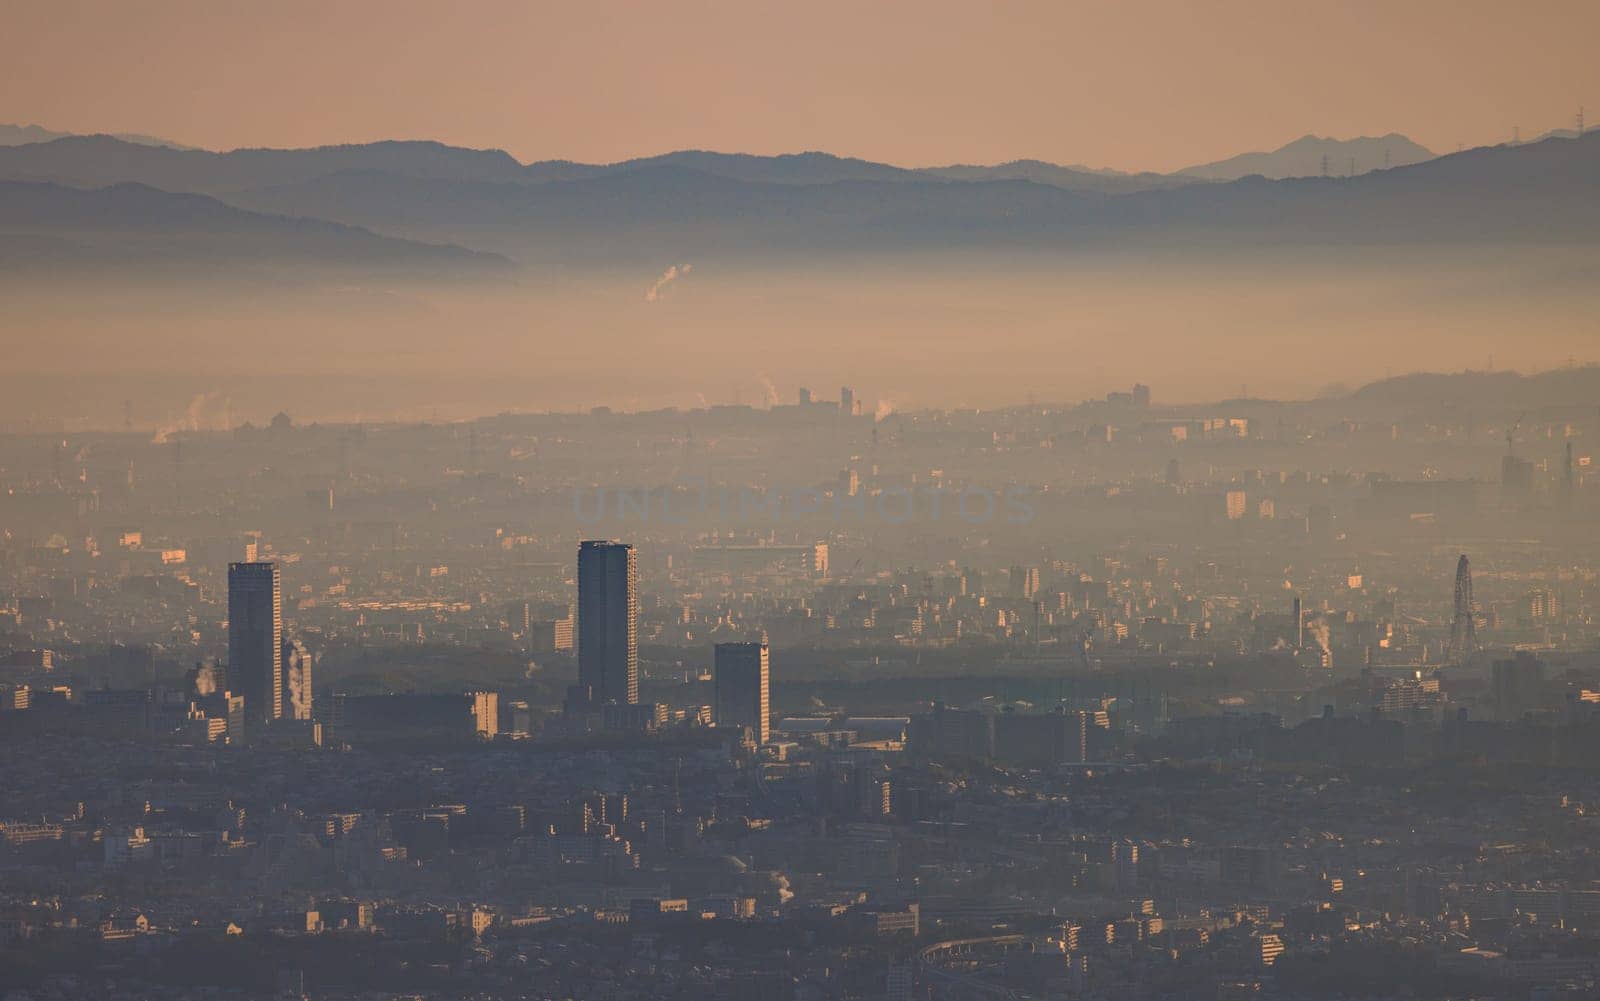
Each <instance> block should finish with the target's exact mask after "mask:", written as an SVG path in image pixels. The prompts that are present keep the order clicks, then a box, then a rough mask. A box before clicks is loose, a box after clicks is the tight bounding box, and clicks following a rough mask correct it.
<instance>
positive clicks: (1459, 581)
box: [1450, 553, 1478, 664]
mask: <svg viewBox="0 0 1600 1001" xmlns="http://www.w3.org/2000/svg"><path fill="white" fill-rule="evenodd" d="M1455 606H1456V615H1455V619H1454V620H1452V621H1451V623H1450V660H1451V662H1452V663H1454V664H1465V663H1466V662H1467V661H1468V660H1470V659H1472V655H1473V653H1474V652H1476V651H1477V649H1478V627H1477V623H1476V620H1475V612H1476V608H1475V607H1474V603H1473V600H1472V564H1471V562H1469V561H1468V560H1467V554H1466V553H1462V554H1461V560H1460V562H1458V563H1457V564H1456V601H1455Z"/></svg>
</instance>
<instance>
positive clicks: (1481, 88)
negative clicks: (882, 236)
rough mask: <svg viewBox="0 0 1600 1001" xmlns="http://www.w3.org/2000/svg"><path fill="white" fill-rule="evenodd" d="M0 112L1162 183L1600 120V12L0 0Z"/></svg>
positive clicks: (559, 152)
mask: <svg viewBox="0 0 1600 1001" xmlns="http://www.w3.org/2000/svg"><path fill="white" fill-rule="evenodd" d="M0 24H3V25H4V29H5V30H4V33H3V34H4V38H5V42H4V45H3V48H0V53H3V57H0V121H10V122H19V123H21V122H37V123H39V124H43V125H46V126H49V127H51V128H56V129H64V130H70V131H137V132H149V133H154V134H158V135H162V136H166V137H169V138H172V139H175V140H178V141H183V142H190V143H194V144H197V145H204V146H209V147H214V148H232V147H235V146H246V145H265V146H305V145H315V144H322V143H335V142H350V141H363V140H372V139H386V138H433V139H439V140H442V141H445V142H449V143H454V144H460V145H468V146H482V147H500V148H504V149H507V150H509V151H510V152H512V153H513V154H514V155H516V156H517V157H518V158H519V159H523V160H529V159H542V158H550V157H564V158H572V159H582V160H616V159H621V158H625V157H629V156H635V155H641V154H650V153H659V152H664V151H667V150H672V149H681V148H710V149H720V150H737V151H746V152H757V153H777V152H786V151H795V150H803V149H824V150H828V151H831V152H837V153H841V154H849V155H857V156H864V157H869V158H873V159H880V160H887V161H891V162H895V163H901V164H906V165H925V164H933V163H948V162H952V161H967V162H977V161H982V162H994V161H1001V160H1008V159H1014V158H1017V157H1039V158H1043V159H1050V160H1055V161H1058V162H1076V163H1087V164H1091V165H1103V166H1115V167H1121V168H1124V169H1172V168H1177V167H1180V166H1184V165H1187V164H1190V163H1193V162H1199V161H1205V160H1210V159H1216V158H1220V157H1224V156H1228V155H1231V154H1233V153H1237V152H1242V151H1245V150H1248V149H1262V148H1270V147H1273V146H1276V145H1279V144H1281V143H1283V142H1286V141H1288V140H1290V139H1292V138H1295V137H1297V136H1299V135H1302V134H1304V133H1306V132H1316V133H1318V134H1324V135H1329V134H1331V135H1338V136H1350V135H1360V134H1367V135H1375V134H1381V133H1385V132H1390V131H1398V132H1404V133H1406V134H1408V135H1410V136H1412V137H1413V138H1415V139H1417V140H1418V141H1420V142H1422V143H1424V144H1425V145H1428V146H1431V147H1433V148H1435V149H1437V150H1449V149H1453V148H1454V147H1455V146H1456V144H1458V143H1465V144H1467V145H1479V144H1484V143H1492V142H1500V141H1503V140H1505V139H1507V138H1509V136H1510V134H1511V130H1512V128H1513V126H1520V127H1521V129H1522V134H1523V135H1524V136H1531V135H1534V134H1536V133H1538V132H1542V131H1544V130H1546V129H1550V128H1557V127H1571V125H1572V120H1573V115H1574V113H1575V112H1576V110H1577V108H1578V106H1579V105H1580V104H1582V103H1585V102H1587V103H1588V104H1589V106H1590V114H1591V118H1594V119H1600V59H1597V58H1596V57H1595V54H1594V39H1595V38H1596V36H1597V30H1600V2H1596V0H1548V2H1547V0H1516V2H1512V0H1342V2H1333V3H1330V2H1315V3H1312V2H1300V0H1233V2H1203V0H1162V2H1139V0H1107V2H1101V3H1084V2H1069V0H1045V2H1017V3H999V2H978V0H969V2H950V0H927V2H922V3H901V2H887V0H881V2H877V0H853V2H834V0H807V2H793V0H789V2H764V0H743V2H728V3H705V2H699V0H674V2H670V3H645V2H636V3H626V4H621V3H603V2H593V0H584V2H574V0H562V2H558V3H543V2H516V0H477V2H469V0H463V2H456V3H439V2H416V0H387V2H381V3H378V2H372V3H355V2H337V0H322V2H288V0H274V2H270V3H257V2H234V0H209V2H203V0H195V2H170V0H166V2H163V0H151V2H140V3H115V2H104V0H101V2H94V3H87V2H81V0H0Z"/></svg>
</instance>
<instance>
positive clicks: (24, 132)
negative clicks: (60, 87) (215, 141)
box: [0, 123, 195, 149]
mask: <svg viewBox="0 0 1600 1001" xmlns="http://www.w3.org/2000/svg"><path fill="white" fill-rule="evenodd" d="M74 134H75V133H72V132H56V131H55V130H53V129H47V128H45V127H43V126H41V125H6V124H4V123H0V146H23V145H26V144H28V143H45V142H50V141H51V140H53V139H66V138H69V137H70V136H72V135H74ZM112 138H113V139H121V140H122V141H123V142H130V143H136V144H138V145H140V146H168V147H171V148H172V149H194V148H195V147H193V146H184V145H183V144H181V143H175V142H173V141H172V140H171V139H162V138H160V137H158V136H146V135H140V134H139V133H137V132H118V133H116V134H115V135H113V136H112Z"/></svg>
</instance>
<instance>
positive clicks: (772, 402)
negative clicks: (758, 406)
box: [756, 373, 778, 407]
mask: <svg viewBox="0 0 1600 1001" xmlns="http://www.w3.org/2000/svg"><path fill="white" fill-rule="evenodd" d="M756 378H758V379H760V380H761V390H762V392H764V393H766V394H767V406H769V407H775V406H777V405H778V387H777V386H775V385H773V383H772V380H771V379H769V378H767V376H766V374H765V373H763V374H761V375H758V376H756Z"/></svg>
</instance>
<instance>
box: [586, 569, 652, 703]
mask: <svg viewBox="0 0 1600 1001" xmlns="http://www.w3.org/2000/svg"><path fill="white" fill-rule="evenodd" d="M578 684H579V685H580V686H584V687H587V688H588V689H589V692H590V695H591V697H592V698H593V700H594V702H595V703H596V704H599V705H604V704H606V703H607V702H620V703H629V704H632V703H636V702H638V701H639V558H638V554H636V553H635V552H634V550H633V547H632V546H630V545H626V544H625V543H621V542H596V541H586V542H583V543H580V544H579V546H578Z"/></svg>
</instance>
